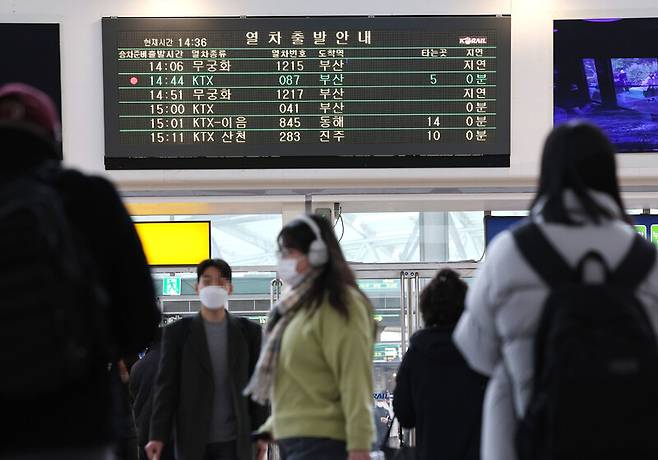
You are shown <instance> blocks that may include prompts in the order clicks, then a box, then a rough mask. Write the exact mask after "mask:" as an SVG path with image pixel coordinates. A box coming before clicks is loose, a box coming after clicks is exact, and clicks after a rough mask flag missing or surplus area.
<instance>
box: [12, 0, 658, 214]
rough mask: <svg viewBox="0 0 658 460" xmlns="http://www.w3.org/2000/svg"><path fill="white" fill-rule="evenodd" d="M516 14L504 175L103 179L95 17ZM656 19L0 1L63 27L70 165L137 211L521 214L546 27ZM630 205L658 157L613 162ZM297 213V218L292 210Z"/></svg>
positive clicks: (541, 5) (459, 1)
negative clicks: (110, 187)
mask: <svg viewBox="0 0 658 460" xmlns="http://www.w3.org/2000/svg"><path fill="white" fill-rule="evenodd" d="M415 14H417V15H491V14H505V15H511V16H512V69H511V75H512V101H511V110H512V117H511V119H512V123H511V138H512V143H511V166H510V167H509V168H450V169H396V170H390V169H362V170H339V169H334V170H268V171H265V172H263V171H255V170H252V171H249V170H243V171H218V170H212V171H210V170H208V171H198V170H197V171H190V170H156V171H105V170H104V165H103V149H104V132H103V129H104V128H103V82H102V49H101V18H102V17H104V16H241V15H246V16H298V15H415ZM602 17H658V3H657V2H656V0H625V1H623V2H622V1H620V0H469V1H463V0H440V1H434V2H430V1H428V0H407V1H405V2H399V1H393V0H362V1H359V2H354V1H351V0H332V1H331V2H324V1H316V2H302V1H297V0H278V1H276V2H274V1H268V0H224V1H222V2H217V1H211V0H187V1H185V2H182V1H178V0H142V1H134V0H114V1H109V2H108V1H106V0H86V1H80V0H78V1H76V0H60V1H55V2H54V1H52V0H0V22H57V23H60V37H61V56H62V70H61V71H62V107H63V142H64V146H65V147H64V155H65V162H66V163H67V164H68V165H70V166H73V167H77V168H80V169H82V170H85V171H87V172H93V173H98V174H107V175H108V176H109V177H110V178H111V179H112V180H113V181H114V182H115V183H116V184H117V185H118V186H119V188H120V189H121V191H122V193H123V194H124V196H125V197H126V199H127V201H128V203H129V205H130V206H132V211H133V212H135V213H139V214H177V213H205V214H208V213H212V212H217V211H221V212H240V211H241V210H244V209H246V208H248V209H250V210H252V211H253V212H268V211H271V210H273V209H278V210H279V211H283V213H284V214H285V213H286V209H290V210H297V209H299V208H300V207H302V206H304V203H306V202H308V197H309V196H312V197H313V198H312V199H313V200H314V202H317V203H321V202H327V203H332V202H335V201H340V202H343V203H346V205H347V206H348V207H349V206H352V209H356V210H358V209H365V208H368V207H369V206H371V204H372V203H375V206H377V207H378V208H379V209H381V210H395V209H408V208H409V206H410V205H411V204H410V203H413V207H414V208H415V209H418V210H421V209H430V210H443V209H459V210H469V209H479V210H483V209H494V210H495V209H523V208H524V207H525V206H526V205H527V202H528V200H529V199H530V197H531V196H532V191H533V188H534V184H535V181H536V176H537V172H538V167H539V158H540V152H541V145H542V142H543V140H544V138H545V136H546V134H547V133H548V131H549V130H550V128H551V127H552V105H553V91H552V87H553V86H552V85H553V82H552V78H553V77H552V75H553V46H552V34H553V27H552V20H553V19H564V18H602ZM619 166H620V168H619V175H620V177H621V179H622V182H623V184H624V190H625V197H626V200H627V201H628V202H629V205H630V206H631V207H640V208H652V207H653V208H655V207H658V206H656V203H658V155H657V154H655V153H654V154H632V155H621V156H619ZM290 212H293V211H290Z"/></svg>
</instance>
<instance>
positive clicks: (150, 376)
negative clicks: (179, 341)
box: [130, 341, 174, 460]
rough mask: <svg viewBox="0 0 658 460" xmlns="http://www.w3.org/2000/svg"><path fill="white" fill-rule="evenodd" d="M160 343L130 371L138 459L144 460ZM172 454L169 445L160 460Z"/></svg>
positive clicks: (169, 458)
mask: <svg viewBox="0 0 658 460" xmlns="http://www.w3.org/2000/svg"><path fill="white" fill-rule="evenodd" d="M161 347H162V342H161V341H157V342H154V343H152V344H151V346H150V347H149V350H148V351H147V352H146V355H145V356H144V357H143V358H142V359H140V360H139V361H137V362H136V363H135V365H134V366H133V367H132V369H131V371H130V394H131V395H132V397H133V413H134V414H135V426H136V428H137V445H138V446H139V458H140V459H144V460H145V459H146V452H145V451H144V446H145V445H146V444H147V443H148V442H149V435H150V431H151V414H152V411H153V393H154V390H155V379H156V377H157V375H158V368H159V367H160V355H161V353H160V351H161ZM173 458H174V454H173V449H172V448H171V445H167V446H165V449H164V450H163V451H162V456H161V460H173Z"/></svg>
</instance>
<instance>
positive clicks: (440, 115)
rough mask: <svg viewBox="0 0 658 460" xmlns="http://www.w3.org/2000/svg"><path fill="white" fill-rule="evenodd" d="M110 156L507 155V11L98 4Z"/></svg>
mask: <svg viewBox="0 0 658 460" xmlns="http://www.w3.org/2000/svg"><path fill="white" fill-rule="evenodd" d="M103 59H104V89H105V149H106V150H105V164H106V167H107V168H108V169H124V168H125V169H143V168H147V169H148V168H176V169H179V168H180V169H194V168H218V169H230V168H289V167H298V168H301V167H303V168H308V167H339V168H344V167H350V168H355V167H356V168H358V167H443V166H509V151H510V139H509V137H510V136H509V131H510V114H509V112H510V18H509V17H479V16H475V17H310V18H306V17H285V18H284V17H272V18H262V17H258V18H104V19H103Z"/></svg>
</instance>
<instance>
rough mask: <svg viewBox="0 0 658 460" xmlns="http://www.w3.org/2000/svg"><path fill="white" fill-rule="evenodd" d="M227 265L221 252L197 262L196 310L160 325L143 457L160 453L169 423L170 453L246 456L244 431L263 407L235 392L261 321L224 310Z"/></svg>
mask: <svg viewBox="0 0 658 460" xmlns="http://www.w3.org/2000/svg"><path fill="white" fill-rule="evenodd" d="M231 279H232V273H231V267H229V265H228V264H227V263H226V262H224V261H223V260H220V259H210V260H205V261H203V262H201V263H200V264H199V266H198V267H197V292H198V293H199V297H200V299H201V304H202V307H201V312H200V314H199V315H198V316H196V317H193V318H184V319H182V320H180V321H178V322H176V323H173V324H171V325H169V326H167V327H166V328H165V330H164V338H163V345H162V359H161V361H160V371H159V374H158V377H157V383H156V391H155V399H154V401H153V416H152V418H151V441H150V442H149V443H148V444H147V445H146V452H147V454H148V455H149V459H151V460H153V459H154V458H156V457H157V458H159V457H160V452H161V449H162V447H163V444H166V443H167V442H168V441H169V440H170V437H171V433H172V428H174V429H175V436H174V447H175V451H176V458H177V460H219V459H221V460H251V459H252V458H253V456H254V450H253V446H252V443H251V438H250V435H251V432H252V431H253V430H255V429H256V428H258V427H259V426H260V425H261V424H262V423H264V422H265V419H266V416H267V413H266V409H265V408H264V407H262V406H259V405H257V404H256V403H254V402H252V401H251V400H250V399H248V398H245V397H243V396H242V390H243V389H244V387H245V386H246V385H247V382H248V381H249V378H250V377H251V374H252V373H253V370H254V367H255V365H256V361H257V360H258V355H259V353H260V346H261V335H262V332H261V328H260V326H259V325H257V324H255V323H252V322H251V321H249V320H247V319H244V318H238V317H235V316H232V315H231V314H229V313H228V311H226V310H227V309H226V306H227V305H228V296H229V295H230V294H231V292H232V291H233V285H232V284H231Z"/></svg>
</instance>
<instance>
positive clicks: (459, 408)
mask: <svg viewBox="0 0 658 460" xmlns="http://www.w3.org/2000/svg"><path fill="white" fill-rule="evenodd" d="M452 331H453V328H452V327H432V328H428V329H423V330H421V331H419V332H417V333H416V334H414V336H413V337H412V338H411V346H410V347H409V351H407V353H406V354H405V355H404V358H403V360H402V364H401V365H400V369H399V370H398V374H397V376H396V381H397V383H396V388H395V392H394V393H393V409H394V412H395V415H396V417H397V418H398V420H399V421H400V424H401V425H402V426H403V427H405V428H413V427H415V428H416V446H417V447H416V450H417V457H416V458H417V459H418V460H478V459H479V458H480V455H479V453H480V424H481V419H482V402H483V399H484V391H485V388H486V382H487V379H486V378H485V377H483V376H481V375H480V374H477V373H476V372H474V371H472V370H471V369H470V368H469V366H468V365H467V364H466V361H464V358H463V357H462V356H461V354H460V353H459V351H458V350H457V348H456V347H455V345H454V344H453V343H452Z"/></svg>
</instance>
